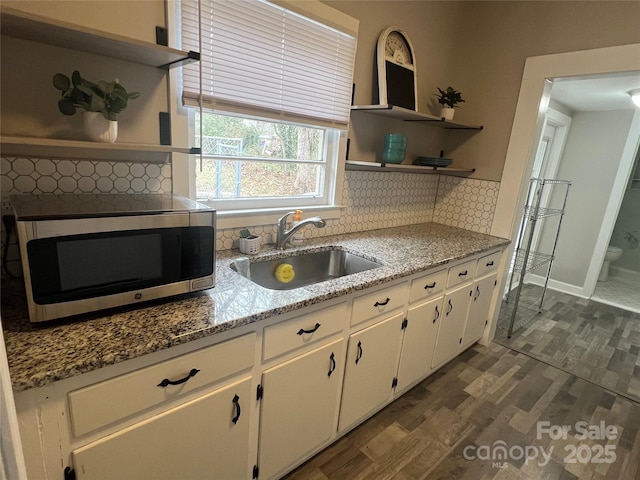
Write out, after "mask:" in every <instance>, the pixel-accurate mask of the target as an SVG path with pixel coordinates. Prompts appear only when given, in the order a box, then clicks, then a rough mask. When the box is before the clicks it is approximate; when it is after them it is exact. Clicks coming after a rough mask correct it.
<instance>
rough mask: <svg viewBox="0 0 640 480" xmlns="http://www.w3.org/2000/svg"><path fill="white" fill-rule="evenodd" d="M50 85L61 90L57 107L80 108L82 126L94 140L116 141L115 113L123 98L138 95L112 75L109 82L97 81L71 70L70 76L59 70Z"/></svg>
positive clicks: (121, 107)
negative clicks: (128, 90) (113, 78)
mask: <svg viewBox="0 0 640 480" xmlns="http://www.w3.org/2000/svg"><path fill="white" fill-rule="evenodd" d="M53 86H54V87H55V88H56V89H57V90H60V91H61V92H62V98H61V99H60V100H58V109H59V110H60V112H61V113H62V114H64V115H73V114H74V113H76V109H77V108H81V109H82V114H83V122H84V129H85V132H86V133H87V135H88V136H89V138H90V139H91V140H93V141H95V142H109V143H113V142H115V141H116V138H117V136H118V115H119V114H120V112H122V111H123V110H124V109H125V108H127V102H128V101H129V100H132V99H134V98H138V97H139V96H140V94H139V93H138V92H131V93H129V92H127V90H126V89H125V88H124V87H123V86H122V85H121V84H120V83H119V82H118V79H117V78H116V79H115V80H113V81H112V82H105V81H104V80H100V81H99V82H98V83H93V82H90V81H89V80H87V79H85V78H82V76H81V75H80V72H78V71H77V70H75V71H74V72H73V73H72V74H71V79H69V77H67V76H66V75H64V74H62V73H56V74H55V75H54V76H53Z"/></svg>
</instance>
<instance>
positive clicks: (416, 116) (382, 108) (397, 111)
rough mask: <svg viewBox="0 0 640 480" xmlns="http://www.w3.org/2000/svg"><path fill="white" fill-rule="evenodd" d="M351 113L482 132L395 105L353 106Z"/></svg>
mask: <svg viewBox="0 0 640 480" xmlns="http://www.w3.org/2000/svg"><path fill="white" fill-rule="evenodd" d="M351 111H352V112H364V113H372V114H375V115H380V116H383V117H387V118H393V119H396V120H402V121H405V122H421V123H425V124H427V125H430V126H433V127H439V128H444V129H445V130H482V129H483V126H482V125H467V124H464V123H459V122H453V121H450V120H445V119H444V118H440V117H436V116H434V115H428V114H426V113H420V112H416V111H414V110H409V109H406V108H402V107H396V106H395V105H354V106H352V107H351Z"/></svg>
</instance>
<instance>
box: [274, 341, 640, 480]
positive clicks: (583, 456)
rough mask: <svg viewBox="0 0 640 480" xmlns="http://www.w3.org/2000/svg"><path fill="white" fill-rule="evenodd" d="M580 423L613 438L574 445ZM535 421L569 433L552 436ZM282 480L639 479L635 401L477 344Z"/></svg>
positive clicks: (639, 415)
mask: <svg viewBox="0 0 640 480" xmlns="http://www.w3.org/2000/svg"><path fill="white" fill-rule="evenodd" d="M580 421H584V422H586V425H587V427H589V428H593V426H596V425H605V426H608V427H609V428H610V429H613V428H615V429H616V432H617V435H615V438H609V439H602V440H601V439H585V440H581V439H579V438H578V437H577V435H578V433H580V432H579V431H577V426H576V423H577V422H580ZM539 422H548V425H549V426H562V425H567V426H569V428H570V429H571V430H570V431H569V432H568V433H567V435H566V438H564V439H562V438H558V437H560V436H558V437H554V438H552V436H551V435H549V434H548V433H547V432H540V434H539V431H538V429H539V427H540V426H542V425H543V424H541V423H539ZM601 422H604V423H602V424H601ZM609 433H610V435H609V437H613V435H611V433H612V432H609ZM605 445H607V448H606V449H605ZM501 446H502V447H506V449H507V455H506V457H505V456H503V457H500V455H499V454H500V453H501V452H502V450H500V447H501ZM525 448H526V451H528V452H529V454H528V455H523V452H524V451H525ZM534 448H535V449H536V454H537V455H538V457H537V458H533V449H534ZM541 449H542V450H541ZM605 451H606V452H608V453H607V455H605V456H603V452H605ZM542 452H544V453H545V454H547V455H550V456H549V458H548V460H547V461H546V462H545V459H544V458H543V456H542V455H543V453H542ZM572 452H573V453H576V455H573V456H572V455H571V453H572ZM578 452H579V454H578ZM613 454H615V460H614V459H613ZM492 457H494V458H496V459H494V458H492ZM598 459H600V460H603V462H602V463H596V460H598ZM571 460H576V462H575V463H571ZM605 460H608V461H605ZM285 478H286V479H287V480H358V479H367V480H369V479H397V480H417V479H429V480H431V479H443V480H444V479H447V480H450V479H461V480H490V479H491V480H502V479H509V480H510V479H525V480H529V479H531V480H534V479H536V480H537V479H548V480H552V479H574V478H580V479H588V480H599V479H616V480H618V479H624V480H632V479H639V478H640V404H638V403H637V402H634V401H631V400H629V399H627V398H625V397H622V396H620V395H617V394H615V393H613V392H611V391H609V390H607V389H605V388H602V387H600V386H597V385H594V384H593V383H591V382H588V381H585V380H583V379H581V378H578V377H576V376H575V375H572V374H570V373H567V372H565V371H562V370H560V369H558V368H555V367H553V366H550V365H547V364H545V363H543V362H541V361H538V360H536V359H533V358H531V357H530V356H528V355H525V354H522V353H519V352H516V351H514V350H511V349H508V348H506V347H503V346H501V345H499V344H496V343H492V344H491V345H490V346H489V347H483V346H480V345H476V346H474V347H473V348H471V349H470V350H467V351H466V352H465V353H463V354H462V355H461V356H460V357H458V358H457V359H455V360H453V361H452V362H450V363H449V364H447V365H446V366H445V367H443V368H442V369H440V370H439V371H438V372H436V373H435V374H433V375H432V376H431V377H429V378H427V379H426V380H424V381H423V382H421V383H420V384H418V385H417V386H416V387H414V388H413V389H411V390H410V391H409V392H407V393H406V394H404V395H403V396H401V397H400V398H399V399H398V400H396V401H395V402H393V403H392V404H390V405H389V406H387V407H386V408H384V409H383V410H381V411H380V412H379V413H378V414H376V415H374V416H373V417H372V418H370V419H369V420H367V421H366V422H364V423H363V424H362V425H360V426H358V427H356V428H355V429H354V430H352V431H351V432H349V433H348V434H347V435H346V436H344V437H343V438H341V439H340V440H338V441H337V442H336V443H334V444H333V445H331V446H330V447H328V448H327V449H325V450H324V451H322V452H320V453H319V454H318V455H316V456H315V457H313V458H312V459H310V460H309V461H308V462H306V463H305V464H303V465H302V466H300V467H299V468H298V469H296V470H295V471H293V472H292V473H290V474H289V475H287V476H286V477H285Z"/></svg>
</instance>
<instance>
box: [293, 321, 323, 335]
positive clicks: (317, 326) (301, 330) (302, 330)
mask: <svg viewBox="0 0 640 480" xmlns="http://www.w3.org/2000/svg"><path fill="white" fill-rule="evenodd" d="M319 328H320V324H319V323H316V326H315V327H313V328H312V329H311V330H305V329H304V328H301V329H300V330H298V335H302V334H303V333H313V332H315V331H316V330H318V329H319Z"/></svg>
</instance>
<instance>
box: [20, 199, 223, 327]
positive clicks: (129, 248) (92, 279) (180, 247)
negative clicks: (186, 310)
mask: <svg viewBox="0 0 640 480" xmlns="http://www.w3.org/2000/svg"><path fill="white" fill-rule="evenodd" d="M12 203H13V206H14V210H15V214H16V225H17V232H18V240H19V244H20V254H21V257H22V270H23V275H24V281H25V287H26V294H27V303H28V307H29V319H30V320H31V322H42V321H45V320H52V319H56V318H62V317H68V316H72V315H77V314H82V313H87V312H93V311H97V310H102V309H106V308H112V307H118V306H121V305H128V304H134V303H138V302H143V301H146V300H153V299H158V298H162V297H168V296H171V295H177V294H182V293H188V292H194V291H197V290H204V289H207V288H211V287H213V286H214V285H215V238H216V212H215V210H214V209H212V208H209V207H207V206H205V205H202V204H199V203H197V202H194V201H192V200H189V199H187V198H183V197H179V196H175V195H164V194H151V195H142V194H140V195H125V194H122V195H117V194H116V195H106V194H105V195H16V196H14V197H12Z"/></svg>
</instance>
